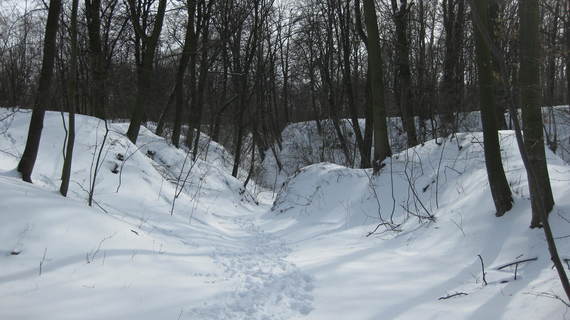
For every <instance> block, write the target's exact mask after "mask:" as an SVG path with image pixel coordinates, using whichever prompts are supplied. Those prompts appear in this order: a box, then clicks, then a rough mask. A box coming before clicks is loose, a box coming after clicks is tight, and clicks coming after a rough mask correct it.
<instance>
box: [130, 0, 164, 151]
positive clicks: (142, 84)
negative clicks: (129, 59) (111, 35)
mask: <svg viewBox="0 0 570 320" xmlns="http://www.w3.org/2000/svg"><path fill="white" fill-rule="evenodd" d="M127 3H128V6H129V11H130V19H131V23H132V25H133V28H134V31H135V33H136V34H137V36H138V37H139V38H140V42H141V44H142V45H141V54H142V59H141V60H142V61H141V63H140V65H138V66H137V97H136V102H135V107H134V110H133V114H132V116H131V123H130V125H129V129H128V130H127V137H128V138H129V140H131V142H132V143H136V142H137V138H138V136H139V131H140V128H141V123H142V121H143V118H144V115H145V112H146V106H147V103H148V100H149V96H150V91H151V86H150V83H151V78H152V72H153V63H154V55H155V52H156V47H157V45H158V39H159V37H160V32H161V30H162V22H163V20H164V13H165V11H166V0H159V3H158V11H157V13H156V17H155V21H154V27H153V29H152V33H151V35H150V36H149V35H147V34H146V31H145V30H144V28H143V27H142V26H141V24H140V23H141V22H140V19H139V18H140V17H139V14H138V12H137V8H136V4H135V0H128V1H127ZM145 17H147V18H148V15H145ZM146 23H148V21H147V22H144V23H143V24H146Z"/></svg>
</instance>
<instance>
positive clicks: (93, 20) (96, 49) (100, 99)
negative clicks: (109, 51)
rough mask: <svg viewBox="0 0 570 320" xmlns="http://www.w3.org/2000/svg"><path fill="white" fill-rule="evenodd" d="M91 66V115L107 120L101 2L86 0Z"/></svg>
mask: <svg viewBox="0 0 570 320" xmlns="http://www.w3.org/2000/svg"><path fill="white" fill-rule="evenodd" d="M85 9H86V10H85V14H86V17H87V34H88V40H89V42H88V44H89V66H90V69H91V74H92V75H93V79H92V81H91V82H92V83H91V85H90V91H91V92H90V97H89V100H90V104H91V114H93V115H95V116H96V117H98V118H101V119H105V116H106V112H105V62H104V61H105V58H104V56H103V48H102V44H101V16H100V12H101V0H86V1H85Z"/></svg>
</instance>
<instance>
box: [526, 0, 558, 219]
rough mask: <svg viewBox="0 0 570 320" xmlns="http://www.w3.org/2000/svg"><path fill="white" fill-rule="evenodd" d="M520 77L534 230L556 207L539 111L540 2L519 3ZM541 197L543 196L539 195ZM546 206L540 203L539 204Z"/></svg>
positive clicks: (534, 0) (528, 0) (531, 0)
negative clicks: (543, 217)
mask: <svg viewBox="0 0 570 320" xmlns="http://www.w3.org/2000/svg"><path fill="white" fill-rule="evenodd" d="M519 18H520V31H519V32H520V33H519V34H520V35H524V36H521V37H520V73H519V84H520V91H521V107H522V119H523V131H524V144H525V147H526V150H527V151H528V158H529V165H530V166H532V170H533V172H534V173H535V174H534V175H533V176H529V177H528V179H529V189H530V198H531V202H532V219H531V223H530V227H531V228H535V227H540V226H541V219H540V216H541V213H540V210H541V208H543V209H544V210H545V212H544V214H545V216H548V213H550V211H551V210H552V208H553V206H554V198H553V196H552V189H551V187H550V179H549V176H548V169H547V167H546V154H545V151H544V137H543V133H542V112H541V109H540V105H541V101H540V97H541V85H540V78H539V74H540V61H541V60H540V45H538V44H539V43H540V39H539V23H540V19H539V10H538V1H536V0H520V3H519ZM539 193H540V195H539ZM541 200H542V201H543V203H539V201H541Z"/></svg>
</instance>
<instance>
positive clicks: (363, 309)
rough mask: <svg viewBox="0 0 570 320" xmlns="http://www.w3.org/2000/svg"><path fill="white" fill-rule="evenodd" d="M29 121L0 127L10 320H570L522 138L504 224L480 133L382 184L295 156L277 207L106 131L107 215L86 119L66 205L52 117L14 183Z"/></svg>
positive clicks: (93, 136)
mask: <svg viewBox="0 0 570 320" xmlns="http://www.w3.org/2000/svg"><path fill="white" fill-rule="evenodd" d="M29 118H30V113H29V112H28V111H23V110H20V111H18V112H15V113H12V111H11V110H10V109H0V119H3V120H2V121H1V122H0V150H1V151H0V243H1V245H0V319H78V318H80V319H101V318H112V319H255V320H257V319H260V320H261V319H263V320H269V319H276V320H280V319H564V318H566V317H568V315H567V313H568V309H567V308H566V306H565V305H564V304H563V303H562V302H560V301H559V300H557V299H555V298H553V297H554V296H555V295H556V296H559V297H561V298H562V299H564V294H563V291H562V289H561V286H560V283H559V280H558V278H557V274H556V271H555V270H554V269H552V268H551V267H552V264H551V262H550V260H549V255H548V251H547V248H546V243H545V241H544V235H543V233H542V231H541V230H531V229H529V228H528V225H529V222H530V203H529V200H528V190H527V189H528V188H527V181H526V175H525V172H524V168H523V167H522V162H521V160H520V156H519V155H518V150H517V147H516V142H515V140H514V135H513V133H512V132H510V131H503V132H501V147H502V154H503V161H504V165H505V170H506V173H507V177H508V180H509V183H510V184H511V188H512V190H513V192H514V197H515V206H514V208H513V210H511V211H510V212H508V213H507V214H506V215H505V216H504V217H501V218H496V217H495V216H494V211H493V203H492V199H491V197H490V192H489V186H488V182H487V177H486V172H485V165H484V160H483V154H482V147H481V144H480V142H481V141H482V135H481V134H480V133H460V134H457V137H456V138H454V139H452V140H449V139H445V140H444V139H439V140H438V141H437V142H438V143H436V141H434V140H431V141H428V142H426V143H425V144H424V145H423V146H417V147H415V148H413V149H408V150H403V151H401V152H399V153H397V154H396V155H395V156H394V157H392V159H389V160H387V161H386V162H385V167H384V168H383V169H382V171H381V174H380V175H378V176H373V175H372V174H371V171H370V170H361V169H351V168H347V167H344V166H340V165H337V164H332V163H316V164H311V163H306V164H310V165H309V166H306V167H305V164H304V163H301V162H298V161H297V160H294V159H295V156H296V155H295V154H294V151H292V149H289V150H290V151H286V150H287V149H286V148H285V149H284V150H285V151H281V152H282V155H283V156H290V159H291V160H290V161H289V162H288V163H289V164H288V165H290V166H289V167H288V168H290V169H291V172H288V173H290V175H289V176H288V177H285V176H284V175H283V176H282V178H280V179H282V181H280V182H283V185H282V187H280V188H278V189H277V190H275V196H274V197H273V192H272V190H268V189H262V188H261V187H259V186H258V185H256V184H255V183H254V182H251V183H250V186H248V188H247V189H244V188H243V182H242V181H243V180H242V181H240V180H237V179H235V178H233V177H232V176H231V175H230V172H231V155H229V153H228V152H227V151H226V150H224V148H223V147H222V146H221V145H219V144H216V143H215V142H212V141H210V139H209V138H208V137H207V136H205V135H203V136H202V137H201V152H200V155H199V157H198V159H197V160H196V161H193V160H192V158H191V156H190V157H188V156H187V153H186V152H185V150H178V149H176V148H174V147H172V146H171V145H169V144H168V143H167V141H165V140H164V139H163V138H161V137H157V136H155V135H154V134H153V133H152V132H151V131H149V130H148V129H145V128H141V136H140V137H139V139H138V142H137V145H136V146H135V145H133V144H132V143H130V142H129V141H128V139H127V138H126V137H125V136H124V135H123V132H125V131H126V128H127V124H126V123H109V127H110V133H109V137H108V140H107V143H106V144H105V146H104V148H103V149H102V150H103V152H102V158H103V161H102V162H101V169H100V173H99V176H98V177H97V180H96V187H95V201H96V205H94V206H93V207H88V206H87V203H86V199H87V192H86V190H89V185H90V181H92V180H91V179H92V174H91V173H92V171H93V170H92V168H93V164H92V163H93V159H94V154H95V156H96V153H97V152H99V148H100V146H101V141H102V139H103V135H104V133H105V126H104V123H103V122H101V121H99V120H97V119H94V118H91V117H87V116H78V117H77V128H78V132H77V138H76V147H75V153H74V159H73V161H74V162H73V167H72V183H71V186H70V194H69V197H68V198H64V197H62V196H60V195H59V193H58V192H57V190H58V187H59V179H60V174H61V166H62V164H63V156H62V147H63V140H64V137H65V131H64V129H63V125H62V116H61V114H60V113H53V112H48V113H47V114H46V120H45V124H44V133H43V136H42V143H41V147H40V152H39V156H38V160H37V163H36V167H35V170H34V174H33V176H32V179H33V181H34V184H33V185H32V184H28V183H24V182H22V181H20V179H19V178H18V174H17V173H16V172H15V167H16V165H17V162H18V159H19V156H20V155H21V153H22V152H23V149H24V145H25V138H26V134H27V127H28V123H29ZM295 126H297V127H295ZM299 126H301V124H297V125H293V126H291V127H289V128H288V129H286V130H289V131H290V132H297V133H298V132H300V130H301V129H299ZM303 130H308V131H305V132H309V131H311V130H312V131H315V130H314V128H311V127H310V126H306V128H305V129H303ZM563 134H564V132H561V133H559V135H560V136H563ZM300 139H311V141H315V140H316V139H319V138H318V137H317V136H315V135H308V134H304V135H297V134H292V135H284V141H283V144H284V146H293V145H300V144H302V143H304V140H300ZM331 156H337V155H331ZM547 158H548V169H549V173H550V176H551V182H552V188H553V191H554V197H555V201H556V206H555V209H554V211H553V212H552V213H551V223H552V225H553V228H554V233H555V236H557V237H559V238H558V240H557V244H558V246H559V251H560V253H561V255H562V256H563V257H564V258H566V257H570V253H569V250H570V243H569V242H570V238H568V237H566V236H567V235H568V231H567V230H568V223H569V222H568V221H570V197H568V195H569V194H570V184H569V183H568V180H569V179H568V177H569V173H570V167H568V165H567V164H566V163H565V162H563V161H562V160H561V159H560V158H558V156H557V155H554V154H553V153H551V152H550V151H549V150H547ZM121 159H122V160H121ZM266 159H271V157H270V156H268V157H266ZM311 162H312V161H311ZM268 163H269V162H267V163H266V164H265V165H266V166H268ZM267 168H269V169H271V170H274V169H273V168H270V167H269V166H268V167H267ZM112 171H115V172H116V173H113V172H112ZM117 171H118V172H117ZM186 176H187V177H188V179H185V177H186ZM242 179H243V177H242ZM273 179H275V177H273ZM119 180H120V186H119ZM184 180H187V181H186V182H185V183H182V181H184ZM273 181H274V180H273ZM261 183H263V184H266V183H264V182H263V181H261ZM182 184H183V187H182ZM278 185H279V184H278ZM411 186H413V188H412V187H411ZM180 189H181V190H180ZM255 190H257V191H259V190H263V191H262V192H254V191H255ZM177 193H179V196H178V197H177V199H176V203H175V205H174V209H172V208H173V205H172V201H173V198H174V196H175V194H177ZM428 215H432V216H433V217H434V218H433V219H431V220H430V219H427V216H428ZM419 217H423V218H419ZM381 219H382V220H383V221H391V222H392V223H393V227H394V228H395V229H396V230H397V231H389V230H387V229H386V228H385V227H383V226H381V227H379V228H378V230H377V232H376V233H374V234H373V235H370V236H368V237H367V235H368V234H369V233H370V232H371V231H373V230H374V228H375V227H376V226H377V224H378V223H379V222H381V221H382V220H381ZM432 220H434V221H432ZM478 255H481V257H482V259H483V261H484V266H485V272H486V274H485V277H486V281H487V282H488V285H486V286H485V285H484V284H483V277H482V270H481V263H480V261H479V258H478ZM534 257H536V258H537V260H536V261H531V262H527V263H522V264H520V265H519V266H518V267H517V270H516V275H517V280H514V275H515V270H514V267H508V268H506V269H502V270H498V268H499V267H500V266H502V265H503V264H506V263H510V262H513V261H517V260H521V259H526V258H534ZM455 293H460V295H457V296H454V297H449V298H448V299H443V300H439V298H441V297H447V296H449V295H453V294H455Z"/></svg>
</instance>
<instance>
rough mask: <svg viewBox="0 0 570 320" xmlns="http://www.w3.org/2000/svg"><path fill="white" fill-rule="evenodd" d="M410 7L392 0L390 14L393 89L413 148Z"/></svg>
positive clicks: (413, 120) (416, 142) (409, 144)
mask: <svg viewBox="0 0 570 320" xmlns="http://www.w3.org/2000/svg"><path fill="white" fill-rule="evenodd" d="M410 6H411V4H410V5H408V1H407V0H402V1H400V5H399V6H398V4H397V3H396V0H392V14H393V19H394V23H395V25H396V56H397V63H396V68H397V77H398V84H399V85H398V86H396V88H395V94H396V101H397V102H398V104H399V107H400V112H401V115H402V116H401V118H402V125H403V126H404V130H406V134H407V136H408V139H407V141H408V147H413V146H415V145H417V144H418V139H417V135H416V121H415V119H414V110H413V107H412V103H411V101H410V96H411V92H410V87H411V82H412V81H411V79H410V78H411V73H410V42H409V41H408V34H407V33H408V31H407V29H408V16H409V12H410Z"/></svg>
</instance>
